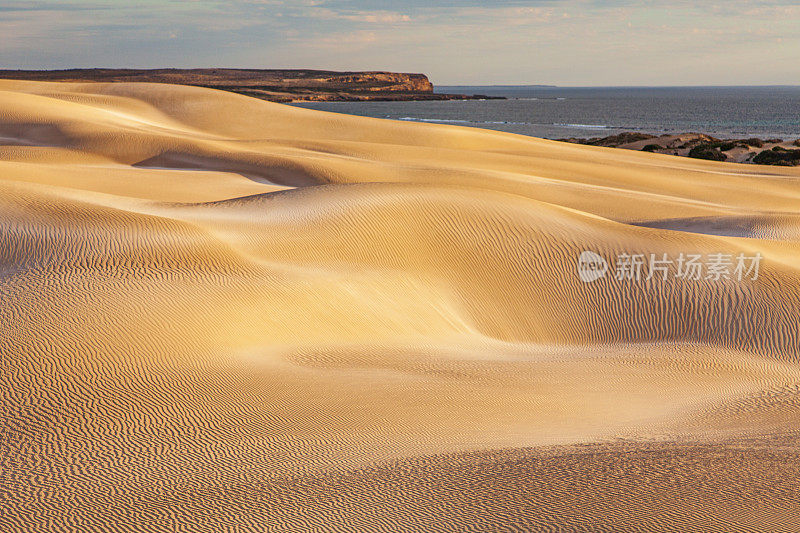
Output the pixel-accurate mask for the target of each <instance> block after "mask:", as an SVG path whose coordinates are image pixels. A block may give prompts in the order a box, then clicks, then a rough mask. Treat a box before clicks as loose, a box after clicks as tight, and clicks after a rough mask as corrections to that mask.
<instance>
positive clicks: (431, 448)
mask: <svg viewBox="0 0 800 533" xmlns="http://www.w3.org/2000/svg"><path fill="white" fill-rule="evenodd" d="M584 250H590V251H593V252H595V253H597V254H599V255H600V256H602V257H604V258H606V259H607V260H608V261H609V262H613V260H614V258H616V257H617V256H618V255H619V254H643V255H644V256H646V257H649V256H650V254H654V255H655V256H657V257H662V256H663V255H664V254H666V255H667V256H669V257H673V258H674V257H678V256H679V255H680V254H701V255H702V256H704V257H707V256H709V255H712V254H717V253H723V254H729V255H730V256H731V257H736V256H738V255H739V254H742V255H743V256H747V257H752V256H756V255H758V254H760V256H761V257H762V258H763V260H762V262H761V264H760V271H759V273H758V276H757V278H756V279H751V278H746V279H742V280H739V279H736V276H733V275H731V276H730V277H729V279H726V278H725V277H722V278H721V279H714V278H713V277H710V278H706V276H703V277H702V279H697V280H694V279H679V278H676V277H675V276H672V275H669V276H667V279H662V277H661V276H660V275H657V276H654V277H652V278H651V279H646V277H647V276H646V275H643V276H642V278H641V279H639V280H636V279H617V277H616V276H615V271H614V265H613V264H611V265H610V266H609V270H608V272H607V273H606V275H605V276H603V277H601V278H600V279H597V280H594V281H590V282H584V281H582V280H581V279H580V277H579V275H578V267H579V256H580V254H581V252H582V251H584ZM798 265H800V172H798V170H797V169H792V168H781V167H758V166H754V165H748V166H744V165H736V164H730V163H714V162H706V161H698V160H691V159H685V158H677V157H670V156H663V155H659V154H649V153H638V152H632V151H626V150H614V149H604V148H595V147H588V146H582V145H573V144H566V143H557V142H552V141H546V140H540V139H533V138H527V137H522V136H516V135H511V134H504V133H498V132H489V131H483V130H478V129H471V128H460V127H450V126H440V125H431V124H417V123H407V122H392V121H384V120H377V119H368V118H361V117H352V116H345V115H336V114H327V113H322V112H317V111H310V110H305V109H300V108H294V107H288V106H282V105H279V104H271V103H267V102H263V101H259V100H255V99H250V98H247V97H244V96H238V95H235V94H231V93H225V92H220V91H215V90H210V89H203V88H195V87H182V86H170V85H162V84H152V85H151V84H125V83H115V84H104V83H92V84H71V83H70V84H68V83H63V84H59V83H37V82H21V81H0V385H1V386H0V394H2V409H3V419H4V421H5V422H4V425H3V428H2V430H0V431H1V432H2V433H0V435H2V439H0V491H1V492H3V493H4V499H5V501H6V502H10V503H6V504H4V512H3V513H0V525H2V526H3V529H4V530H47V529H53V530H66V531H72V530H102V529H107V530H115V529H123V530H130V529H136V528H138V529H142V530H169V531H171V530H175V529H185V530H219V529H221V528H228V529H231V528H234V529H235V528H241V529H243V530H249V529H256V530H275V531H309V530H318V531H326V530H331V529H342V530H349V529H356V530H358V529H361V530H364V529H384V530H392V529H398V528H401V529H419V530H422V531H430V530H433V529H436V528H437V527H438V528H440V529H442V530H454V529H462V530H463V529H470V528H473V529H476V530H498V528H501V527H502V526H503V525H509V527H517V528H520V529H522V530H530V529H537V528H548V527H550V528H558V527H563V528H566V529H580V528H591V527H595V528H600V529H603V528H605V529H609V530H613V529H624V528H633V527H641V528H642V529H657V530H670V529H675V528H678V529H687V528H689V529H698V530H705V531H713V530H719V531H730V530H731V529H732V528H733V529H735V528H737V527H741V528H745V527H751V528H753V527H755V528H757V527H758V526H759V525H763V524H769V525H770V527H771V528H772V529H774V530H792V528H793V525H796V524H797V521H796V518H797V517H798V516H800V504H798V497H795V496H799V495H800V482H798V479H797V472H798V468H800V459H798V453H800V448H798V445H797V441H796V439H795V435H796V432H797V431H798V430H799V429H800V331H799V330H798V319H799V318H800V270H798ZM645 274H646V271H645ZM376 487H383V488H384V489H383V490H379V489H378V488H376ZM720 487H726V490H721V488H720ZM548 491H550V492H548ZM770 491H772V492H770ZM609 495H613V497H611V496H609ZM614 506H617V507H614ZM754 509H755V510H754Z"/></svg>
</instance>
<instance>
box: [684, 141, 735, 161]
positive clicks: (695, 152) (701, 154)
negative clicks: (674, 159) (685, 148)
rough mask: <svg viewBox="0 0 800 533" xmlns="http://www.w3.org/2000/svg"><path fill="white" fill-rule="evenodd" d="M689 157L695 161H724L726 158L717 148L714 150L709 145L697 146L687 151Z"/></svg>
mask: <svg viewBox="0 0 800 533" xmlns="http://www.w3.org/2000/svg"><path fill="white" fill-rule="evenodd" d="M689 157H694V158H695V159H708V160H710V161H725V160H726V159H728V156H727V155H725V154H723V153H722V152H720V151H719V148H714V147H712V145H710V144H699V145H697V146H695V147H694V148H692V149H691V150H689Z"/></svg>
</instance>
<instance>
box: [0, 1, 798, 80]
mask: <svg viewBox="0 0 800 533" xmlns="http://www.w3.org/2000/svg"><path fill="white" fill-rule="evenodd" d="M799 26H800V6H798V5H796V2H794V1H790V0H760V1H757V0H750V1H748V0H726V1H725V2H722V1H721V0H710V1H709V2H696V1H694V0H672V1H671V2H670V3H664V2H660V1H655V0H643V1H634V0H602V1H601V0H528V1H525V0H519V1H517V0H497V1H495V2H492V3H488V2H485V0H480V1H479V0H444V1H437V2H430V0H409V1H390V0H372V1H367V0H291V1H289V0H238V1H222V0H142V1H140V2H135V3H122V2H116V1H111V0H107V1H101V0H87V1H80V0H68V1H67V0H65V1H58V0H51V1H27V2H19V1H8V0H6V1H4V0H0V48H2V50H3V54H2V57H3V63H4V66H6V67H7V68H15V67H21V68H59V67H61V68H63V67H72V66H97V65H104V66H131V67H136V66H176V67H191V66H207V65H212V64H213V65H227V66H250V67H264V68H268V67H316V68H330V69H368V70H372V69H391V70H410V71H423V72H426V73H428V74H430V75H431V76H432V77H433V78H434V79H438V80H443V81H448V82H465V83H477V82H481V81H483V82H534V83H535V82H545V83H547V82H553V83H573V84H575V83H577V84H584V85H585V84H604V83H611V82H614V80H617V81H618V83H648V80H652V83H663V82H665V81H669V80H672V83H698V82H703V81H704V80H705V81H707V82H715V81H717V80H727V79H733V77H735V76H738V77H739V81H738V82H739V83H778V82H785V83H796V80H797V79H798V78H800V76H798V74H800V72H798V70H799V69H800V67H797V66H794V65H795V63H790V64H787V63H786V62H785V61H783V62H781V63H782V64H778V63H777V61H776V62H772V61H770V58H771V57H782V58H792V57H795V56H796V50H798V49H800V35H798V32H797V27H799ZM720 82H721V81H720Z"/></svg>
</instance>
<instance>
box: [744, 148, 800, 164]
mask: <svg viewBox="0 0 800 533" xmlns="http://www.w3.org/2000/svg"><path fill="white" fill-rule="evenodd" d="M753 163H756V164H759V165H779V166H787V167H788V166H796V165H800V150H787V149H786V148H781V147H780V146H776V147H775V148H773V149H772V150H764V151H763V152H761V153H760V154H758V155H757V156H755V157H754V158H753Z"/></svg>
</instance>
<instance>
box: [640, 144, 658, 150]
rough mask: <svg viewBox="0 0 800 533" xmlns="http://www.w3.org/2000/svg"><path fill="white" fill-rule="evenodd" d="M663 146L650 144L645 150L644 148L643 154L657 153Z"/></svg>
mask: <svg viewBox="0 0 800 533" xmlns="http://www.w3.org/2000/svg"><path fill="white" fill-rule="evenodd" d="M661 148H662V146H661V145H660V144H648V145H647V146H645V147H644V148H642V152H656V151H658V150H661Z"/></svg>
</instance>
